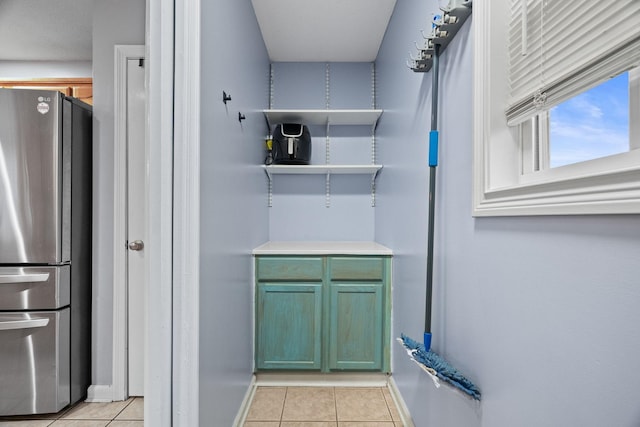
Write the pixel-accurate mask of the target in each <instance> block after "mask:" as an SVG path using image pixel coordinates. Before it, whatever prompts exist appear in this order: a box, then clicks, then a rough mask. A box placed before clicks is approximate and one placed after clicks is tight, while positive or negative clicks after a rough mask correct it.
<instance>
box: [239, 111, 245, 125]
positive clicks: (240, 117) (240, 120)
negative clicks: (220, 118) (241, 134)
mask: <svg viewBox="0 0 640 427" xmlns="http://www.w3.org/2000/svg"><path fill="white" fill-rule="evenodd" d="M244 119H246V117H245V116H244V114H242V113H240V112H239V113H238V121H239V122H240V123H242V121H243V120H244Z"/></svg>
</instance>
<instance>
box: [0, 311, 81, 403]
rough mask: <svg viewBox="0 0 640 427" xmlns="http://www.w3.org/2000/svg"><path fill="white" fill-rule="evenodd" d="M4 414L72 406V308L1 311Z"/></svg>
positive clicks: (0, 383) (0, 396)
mask: <svg viewBox="0 0 640 427" xmlns="http://www.w3.org/2000/svg"><path fill="white" fill-rule="evenodd" d="M0 341H1V342H2V346H1V347H0V366H2V376H0V415H24V414H42V413H53V412H58V411H60V410H61V409H62V408H64V407H65V406H67V405H68V404H69V403H70V398H69V396H70V388H69V363H70V356H69V309H68V308H65V309H62V310H57V311H37V312H20V313H10V312H8V313H0Z"/></svg>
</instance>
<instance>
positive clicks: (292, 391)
mask: <svg viewBox="0 0 640 427" xmlns="http://www.w3.org/2000/svg"><path fill="white" fill-rule="evenodd" d="M244 427H402V421H401V418H400V414H399V412H398V409H397V408H396V406H395V404H394V402H393V399H392V398H391V394H390V393H389V390H388V389H387V388H386V387H275V386H259V387H257V389H256V391H255V394H254V396H253V400H252V401H251V405H250V406H249V411H248V412H247V416H246V419H245V423H244Z"/></svg>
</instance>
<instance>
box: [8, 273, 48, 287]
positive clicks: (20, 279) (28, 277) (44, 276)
mask: <svg viewBox="0 0 640 427" xmlns="http://www.w3.org/2000/svg"><path fill="white" fill-rule="evenodd" d="M47 280H49V273H35V274H0V284H1V283H26V282H46V281H47Z"/></svg>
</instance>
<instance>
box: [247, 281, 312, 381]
mask: <svg viewBox="0 0 640 427" xmlns="http://www.w3.org/2000/svg"><path fill="white" fill-rule="evenodd" d="M321 309H322V283H258V293H257V309H256V368H257V369H317V370H319V369H320V368H321V349H322V346H321V337H322V335H321V334H322V328H321V325H322V323H321V321H322V320H321V315H322V310H321Z"/></svg>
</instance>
